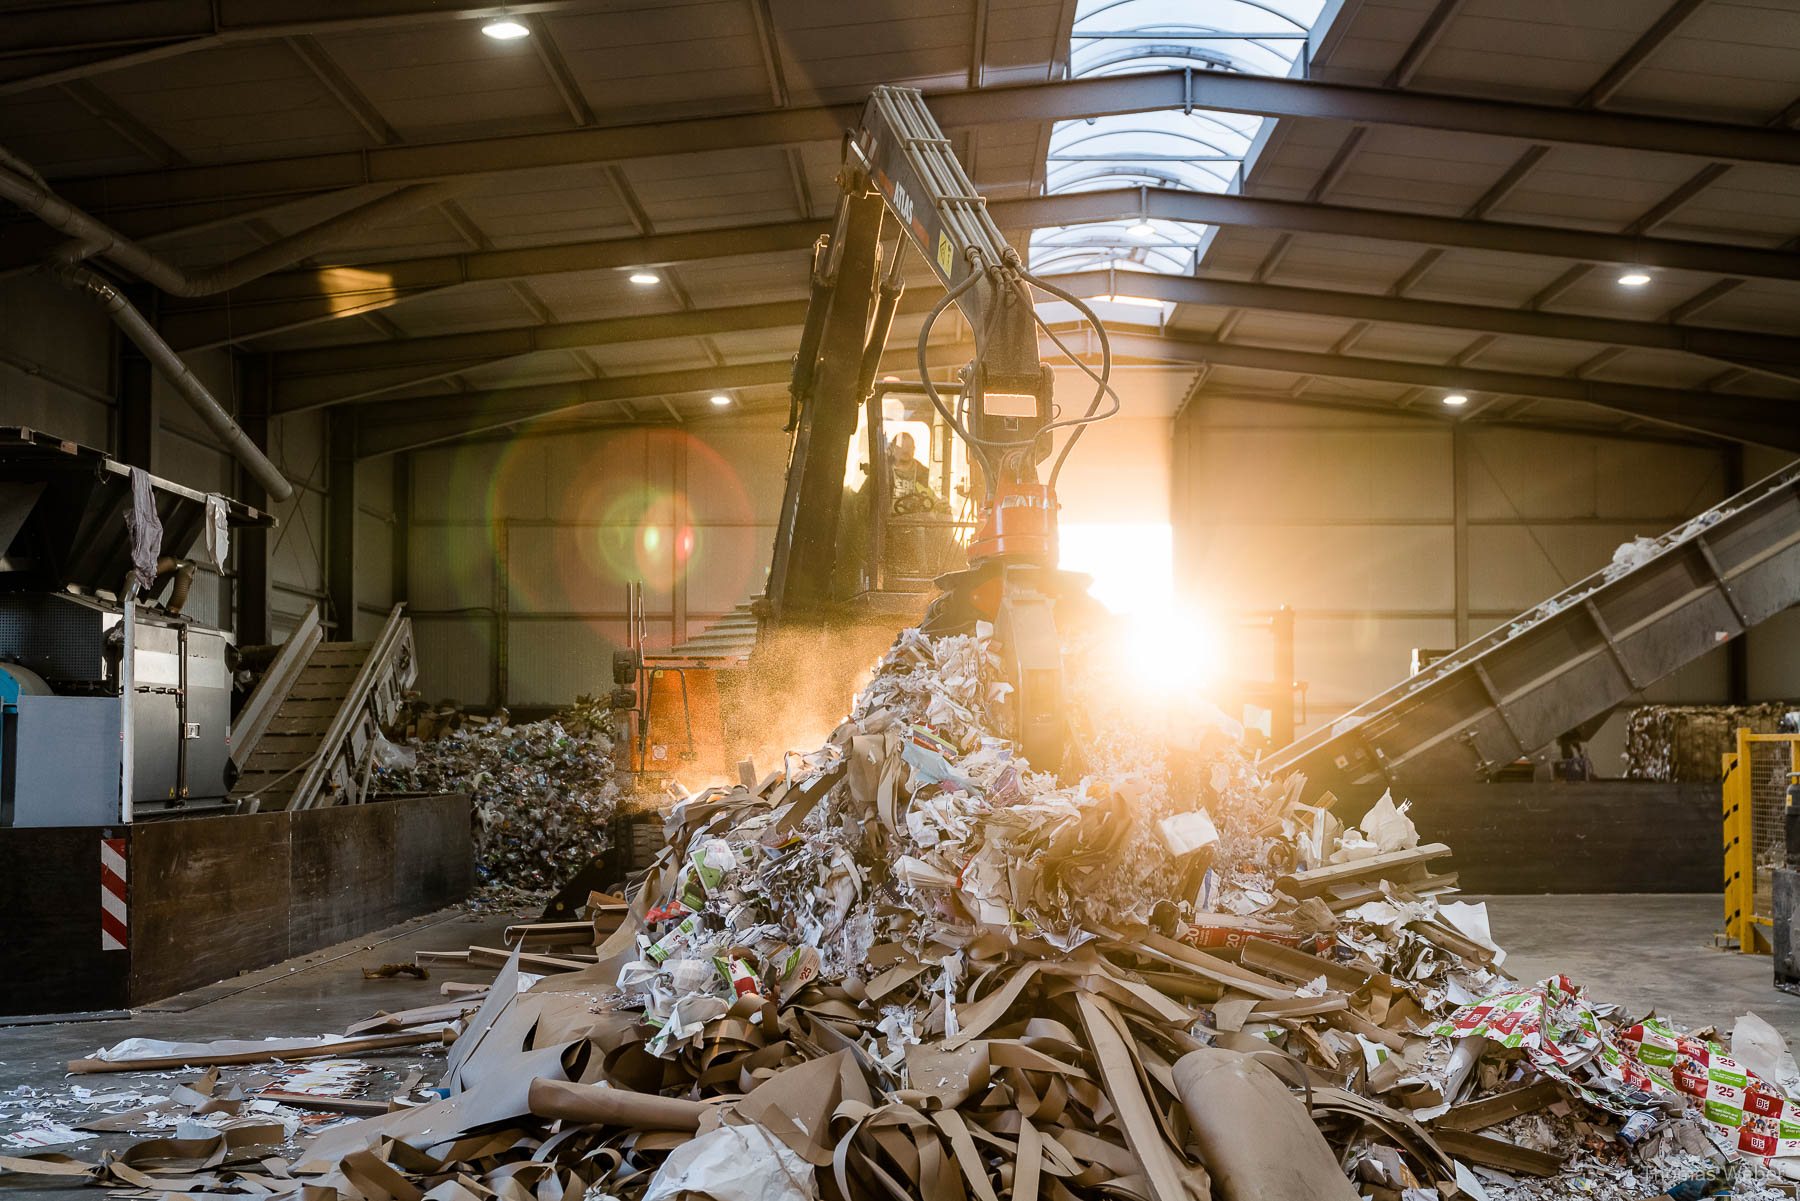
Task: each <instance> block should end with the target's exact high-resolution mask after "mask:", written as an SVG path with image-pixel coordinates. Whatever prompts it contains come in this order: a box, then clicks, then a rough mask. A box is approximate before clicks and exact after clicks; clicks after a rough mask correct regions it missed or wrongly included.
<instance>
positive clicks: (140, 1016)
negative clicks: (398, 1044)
mask: <svg viewBox="0 0 1800 1201" xmlns="http://www.w3.org/2000/svg"><path fill="white" fill-rule="evenodd" d="M1468 899H1470V900H1481V899H1484V898H1478V897H1477V898H1468ZM1485 899H1486V900H1488V901H1489V914H1490V918H1491V921H1492V924H1493V933H1494V937H1495V939H1496V940H1497V941H1498V942H1499V943H1500V945H1501V946H1503V947H1506V948H1507V950H1508V952H1509V955H1508V959H1507V967H1508V968H1509V969H1510V970H1511V971H1512V972H1513V973H1514V974H1515V975H1517V976H1518V977H1519V978H1520V979H1521V980H1536V979H1540V978H1542V977H1543V976H1546V975H1549V974H1551V973H1553V972H1559V971H1560V972H1564V973H1566V974H1567V975H1568V976H1569V977H1570V978H1571V979H1572V980H1574V981H1575V982H1576V983H1578V984H1581V985H1583V986H1585V987H1586V988H1587V989H1588V991H1589V995H1590V996H1592V997H1594V998H1595V999H1597V1000H1606V1001H1614V1002H1617V1003H1619V1004H1620V1005H1622V1006H1624V1007H1625V1009H1626V1010H1627V1012H1628V1013H1630V1014H1631V1015H1633V1016H1639V1015H1641V1014H1643V1013H1646V1012H1648V1011H1650V1010H1651V1009H1654V1010H1655V1011H1656V1012H1658V1013H1660V1014H1664V1015H1667V1016H1670V1017H1674V1018H1677V1019H1679V1020H1681V1021H1683V1022H1686V1023H1689V1024H1694V1025H1698V1024H1702V1023H1716V1024H1718V1025H1719V1026H1721V1027H1722V1028H1723V1029H1725V1030H1729V1029H1730V1026H1731V1021H1732V1019H1733V1018H1734V1017H1736V1016H1737V1015H1738V1014H1740V1013H1743V1012H1745V1011H1746V1010H1754V1011H1755V1012H1756V1013H1757V1014H1759V1015H1761V1016H1762V1017H1763V1018H1764V1019H1765V1020H1767V1021H1768V1022H1770V1023H1771V1024H1773V1025H1774V1026H1775V1027H1776V1029H1778V1030H1780V1031H1781V1032H1782V1033H1783V1034H1784V1035H1785V1036H1786V1037H1787V1038H1788V1040H1789V1042H1790V1043H1791V1044H1793V1045H1796V1046H1800V997H1794V996H1789V995H1788V994H1786V993H1779V992H1776V991H1775V990H1774V989H1773V988H1772V987H1771V986H1770V968H1769V960H1768V959H1767V958H1766V957H1753V956H1745V955H1738V954H1736V953H1726V952H1722V951H1717V950H1714V949H1712V946H1711V940H1712V935H1713V933H1714V931H1715V930H1716V929H1717V927H1718V924H1719V900H1718V898H1717V897H1715V896H1616V895H1615V896H1541V897H1516V896H1515V897H1491V898H1485ZM530 916H532V915H522V914H517V913H511V912H507V913H493V914H482V915H473V914H468V913H464V912H462V911H460V910H452V911H446V912H444V913H439V914H433V915H430V916H428V917H424V918H418V919H415V920H414V921H411V922H407V923H405V924H404V925H402V926H398V927H395V928H393V929H391V930H386V931H382V932H380V933H379V934H376V935H372V936H369V937H367V938H364V939H359V940H357V941H356V942H353V943H347V944H344V945H341V946H338V947H332V948H328V949H326V950H324V951H321V952H317V953H315V954H313V955H309V956H306V957H303V958H301V959H296V960H291V961H289V962H287V963H283V964H278V965H276V966H275V967H272V968H266V969H264V970H262V971H259V972H253V973H249V974H247V975H245V976H242V977H238V978H237V979H235V980H230V981H225V982H222V983H221V984H218V985H214V986H211V987H210V988H206V989H199V990H196V991H195V992H192V993H188V994H184V995H183V996H182V997H178V998H172V999H171V1000H170V1001H168V1002H164V1003H161V1004H159V1005H156V1006H152V1007H149V1008H147V1009H145V1010H140V1011H138V1012H137V1013H136V1014H134V1015H133V1016H131V1017H130V1018H127V1019H119V1020H112V1021H93V1022H64V1023H57V1024H45V1025H30V1026H7V1027H0V1100H4V1099H7V1096H8V1094H10V1093H12V1091H13V1090H14V1089H16V1088H17V1087H18V1086H21V1085H23V1086H27V1087H30V1088H35V1089H41V1090H44V1093H45V1095H46V1097H47V1098H56V1097H63V1098H66V1097H68V1096H69V1088H70V1085H72V1084H82V1085H85V1086H88V1087H95V1086H101V1087H102V1088H110V1087H135V1088H138V1089H140V1090H141V1091H148V1092H164V1093H166V1092H167V1090H168V1088H169V1087H170V1086H171V1085H172V1084H174V1083H175V1082H176V1081H178V1080H182V1079H187V1078H189V1077H190V1076H192V1075H193V1074H194V1073H191V1072H190V1073H170V1074H168V1075H167V1076H166V1077H139V1076H134V1075H129V1074H123V1075H108V1076H88V1077H68V1076H66V1075H65V1074H64V1064H65V1063H66V1061H68V1060H69V1059H73V1058H78V1057H81V1056H84V1055H87V1054H90V1053H91V1052H92V1051H93V1050H94V1049H95V1048H97V1047H102V1046H110V1045H112V1044H113V1043H116V1042H118V1041H120V1040H121V1039H125V1038H130V1037H134V1036H136V1037H147V1038H162V1039H180V1040H195V1041H198V1040H205V1039H214V1038H266V1037H270V1036H275V1035H305V1034H315V1033H320V1032H324V1031H341V1030H342V1029H343V1028H344V1027H345V1026H347V1025H349V1024H350V1023H352V1022H355V1021H358V1020H360V1019H362V1018H364V1017H368V1016H370V1015H372V1014H374V1013H375V1012H377V1011H379V1010H395V1009H404V1008H407V1007H410V1006H414V1005H423V1004H430V1003H432V1002H434V1001H436V1000H437V999H438V998H439V991H438V989H439V985H440V983H442V982H443V981H444V980H475V981H483V982H485V981H486V980H489V979H491V978H492V972H491V971H488V970H483V969H476V970H458V969H454V968H451V969H443V968H436V969H433V971H432V979H431V980H429V981H412V980H404V979H401V980H365V979H363V976H362V969H363V968H365V967H376V966H379V965H380V964H383V963H395V962H404V961H408V960H410V959H411V958H412V955H413V952H415V951H417V950H455V949H461V948H464V947H467V946H468V945H469V944H470V943H479V944H481V945H486V946H498V945H500V929H501V927H503V926H505V925H507V924H509V923H511V922H514V921H518V920H521V919H522V918H529V917H530ZM373 1062H376V1063H378V1064H379V1065H380V1069H379V1072H378V1074H377V1075H376V1076H375V1077H374V1078H373V1079H372V1080H371V1083H370V1087H369V1090H368V1091H369V1093H370V1095H373V1096H381V1095H384V1092H391V1091H392V1090H393V1088H394V1087H395V1086H396V1083H397V1082H398V1081H399V1080H400V1079H401V1078H402V1077H403V1076H405V1075H406V1073H407V1071H408V1070H409V1069H411V1068H414V1067H423V1068H424V1070H425V1073H426V1079H427V1081H428V1082H429V1081H430V1080H433V1079H435V1076H436V1072H437V1070H439V1067H440V1065H441V1064H442V1053H441V1052H426V1053H420V1052H419V1051H418V1050H417V1049H407V1050H403V1051H398V1052H395V1053H392V1054H390V1055H388V1056H385V1057H380V1058H377V1059H374V1060H373ZM247 1071H249V1069H237V1072H239V1073H243V1072H247ZM232 1075H233V1073H232V1072H231V1071H230V1070H228V1072H227V1075H226V1079H227V1080H229V1079H231V1078H232ZM37 1108H44V1109H48V1110H50V1111H51V1114H52V1116H53V1117H57V1118H60V1119H62V1120H64V1121H74V1120H79V1117H78V1116H77V1115H80V1114H84V1113H86V1112H87V1111H86V1110H83V1109H76V1108H69V1107H67V1106H66V1105H63V1106H58V1105H55V1104H53V1103H50V1104H45V1105H43V1106H37ZM20 1116H21V1110H20V1109H19V1108H17V1107H13V1106H0V1136H3V1135H5V1134H7V1133H9V1132H11V1131H14V1130H18V1129H20V1128H22V1126H23V1125H24V1124H25V1123H22V1122H21V1121H20V1120H19V1119H20ZM132 1141H135V1140H134V1137H133V1136H127V1135H106V1136H93V1137H92V1138H90V1140H89V1141H88V1142H86V1143H83V1144H78V1145H75V1146H68V1147H63V1148H60V1149H61V1150H63V1151H66V1152H69V1153H72V1154H75V1155H78V1156H80V1157H81V1158H94V1157H96V1156H97V1155H98V1154H99V1152H100V1151H101V1150H102V1149H104V1148H122V1147H124V1146H126V1145H128V1144H129V1143H130V1142H132ZM10 1150H11V1148H9V1147H7V1146H6V1145H5V1144H4V1143H0V1154H5V1153H8V1152H9V1151H10ZM9 1191H11V1190H9ZM32 1191H34V1192H37V1193H40V1194H42V1195H43V1196H45V1197H49V1196H50V1195H51V1194H56V1195H58V1196H59V1197H60V1196H61V1195H64V1194H66V1195H67V1196H68V1197H69V1198H71V1201H72V1199H73V1198H76V1197H78V1196H80V1195H81V1190H74V1189H56V1190H32Z"/></svg>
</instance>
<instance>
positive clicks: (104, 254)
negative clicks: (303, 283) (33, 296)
mask: <svg viewBox="0 0 1800 1201" xmlns="http://www.w3.org/2000/svg"><path fill="white" fill-rule="evenodd" d="M0 168H3V169H0V197H4V198H5V199H7V200H10V201H11V202H12V203H14V204H16V205H18V206H19V207H20V208H22V209H24V210H25V211H26V212H28V213H30V214H31V215H32V216H34V217H36V218H38V220H40V221H42V222H44V224H46V225H48V226H50V227H51V228H52V229H56V230H59V231H61V232H62V233H65V234H68V235H69V236H70V237H72V238H74V239H75V241H74V242H72V243H70V244H67V245H65V246H62V247H59V248H58V249H57V250H56V252H55V253H54V254H52V256H51V258H52V260H53V261H57V262H65V263H67V262H76V261H79V260H81V259H85V258H91V257H94V256H99V257H101V258H104V259H107V260H108V261H110V262H112V263H115V264H117V265H118V266H120V267H123V268H124V269H125V270H127V271H129V272H131V273H132V274H133V275H135V276H137V277H138V278H140V279H142V280H144V282H146V283H149V284H153V285H155V286H156V287H157V288H159V289H161V290H162V291H164V292H167V293H168V294H169V295H171V296H181V297H195V296H211V295H214V294H216V293H219V292H226V291H230V290H231V289H232V288H235V287H238V286H240V285H242V284H247V283H249V282H250V281H251V280H253V279H258V278H260V277H262V276H264V275H267V274H268V273H269V272H271V271H278V270H280V269H281V268H283V267H291V266H293V265H294V264H295V263H297V262H299V261H300V260H301V259H304V258H308V257H310V256H312V255H315V254H318V253H319V252H320V251H323V250H325V249H326V248H328V247H329V246H330V244H331V243H332V242H334V241H336V240H338V239H340V238H344V237H346V236H349V235H351V234H356V233H360V232H362V231H363V230H365V229H369V228H371V227H373V226H376V225H379V224H381V223H382V222H384V221H390V220H392V219H394V218H395V217H401V216H405V215H406V214H407V213H412V212H416V211H418V210H419V209H422V208H428V207H430V206H431V205H434V204H438V203H440V202H441V201H444V200H448V199H449V198H450V197H451V196H453V195H455V194H456V193H457V192H460V191H462V190H463V189H464V188H465V187H467V184H466V183H458V182H445V183H428V184H414V185H411V186H410V187H404V188H400V189H398V190H397V191H393V192H390V193H388V194H387V195H385V196H382V197H380V198H378V199H376V200H371V201H370V202H369V203H367V204H363V205H359V206H357V207H356V208H353V209H350V210H348V211H347V212H342V213H339V214H338V215H337V216H335V217H331V218H329V219H327V220H325V221H321V222H320V223H319V224H317V225H314V226H311V227H309V228H307V229H303V230H301V231H300V232H299V233H297V234H293V235H292V236H290V237H286V238H282V239H281V240H279V241H276V242H271V243H269V245H267V246H264V247H262V248H261V249H260V250H254V251H251V252H250V253H249V254H247V255H244V256H243V257H242V258H238V259H233V260H232V261H231V262H229V263H225V264H223V265H222V266H219V267H215V268H213V269H212V270H209V271H201V272H188V271H183V270H182V269H181V268H179V267H177V266H175V265H174V264H173V263H171V262H169V261H168V260H166V259H163V258H160V257H158V256H157V255H155V254H152V253H151V252H150V251H149V250H146V249H145V248H144V247H143V246H141V245H139V244H138V243H136V242H134V241H132V240H131V239H130V238H127V237H126V236H125V235H123V234H121V233H119V232H118V231H117V230H115V229H113V228H112V227H111V226H109V225H107V224H106V223H105V222H103V221H100V220H98V219H96V218H94V217H91V216H89V215H88V214H87V213H84V212H82V211H81V210H80V209H78V208H76V207H75V206H74V205H72V204H70V203H69V202H68V201H66V200H63V199H62V198H61V197H60V196H58V195H56V193H54V192H52V191H51V190H50V187H49V185H48V184H46V183H44V182H42V181H41V180H38V179H36V178H35V177H34V175H33V173H32V172H31V171H30V168H29V167H26V166H25V164H24V163H23V162H21V160H19V159H18V158H17V157H15V156H14V155H12V154H9V153H7V152H6V151H5V150H4V149H0Z"/></svg>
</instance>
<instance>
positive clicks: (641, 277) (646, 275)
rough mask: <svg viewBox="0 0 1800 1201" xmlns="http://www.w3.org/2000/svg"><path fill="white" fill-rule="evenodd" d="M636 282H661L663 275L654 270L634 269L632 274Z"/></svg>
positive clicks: (631, 277) (633, 281)
mask: <svg viewBox="0 0 1800 1201" xmlns="http://www.w3.org/2000/svg"><path fill="white" fill-rule="evenodd" d="M630 279H631V282H632V283H634V284H660V283H661V282H662V276H660V275H658V274H657V273H656V272H654V271H633V272H632V273H631V276H630Z"/></svg>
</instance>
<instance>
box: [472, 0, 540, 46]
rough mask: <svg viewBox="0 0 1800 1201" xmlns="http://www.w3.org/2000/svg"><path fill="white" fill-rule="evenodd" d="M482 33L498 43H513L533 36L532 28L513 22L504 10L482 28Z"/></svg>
mask: <svg viewBox="0 0 1800 1201" xmlns="http://www.w3.org/2000/svg"><path fill="white" fill-rule="evenodd" d="M481 32H483V33H485V34H487V35H488V36H489V37H491V38H493V39H494V40H495V41H496V42H511V41H516V40H517V39H519V38H528V37H530V36H531V30H530V28H529V27H527V26H525V25H523V24H521V23H520V22H518V21H515V20H513V19H512V17H511V16H510V15H509V14H508V13H507V11H506V10H505V9H504V8H502V9H501V10H500V15H499V16H497V17H495V18H494V19H493V20H492V21H489V22H488V23H487V24H486V25H483V26H482V27H481Z"/></svg>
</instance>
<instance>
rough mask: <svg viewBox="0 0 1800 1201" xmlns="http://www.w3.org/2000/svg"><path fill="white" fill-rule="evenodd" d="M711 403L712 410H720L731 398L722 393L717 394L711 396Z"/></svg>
mask: <svg viewBox="0 0 1800 1201" xmlns="http://www.w3.org/2000/svg"><path fill="white" fill-rule="evenodd" d="M712 402H713V407H714V408H719V409H722V408H724V407H725V406H726V405H728V404H730V403H731V397H729V396H727V395H725V394H724V393H723V392H717V393H714V394H713V397H712Z"/></svg>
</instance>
